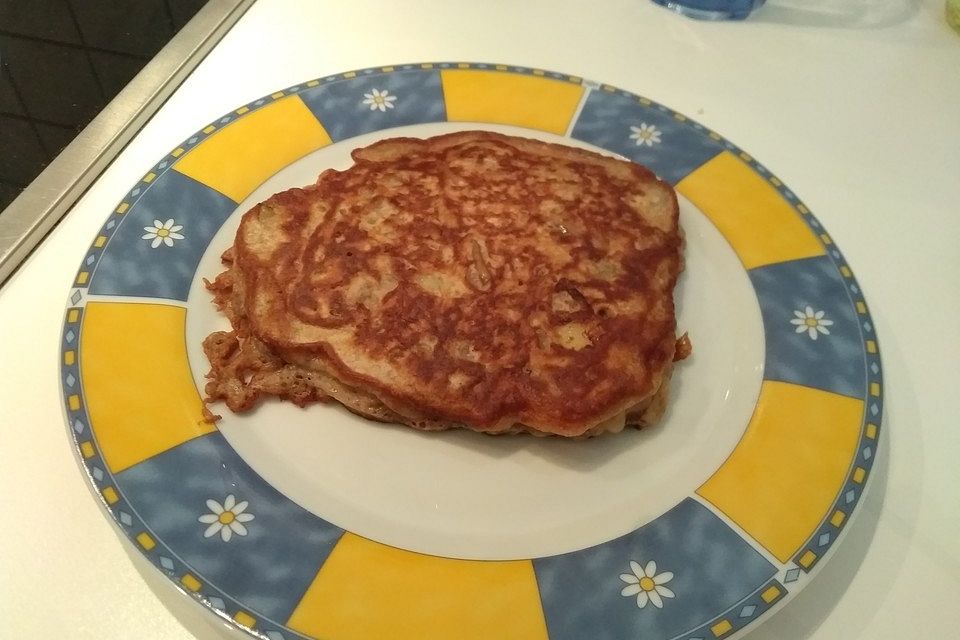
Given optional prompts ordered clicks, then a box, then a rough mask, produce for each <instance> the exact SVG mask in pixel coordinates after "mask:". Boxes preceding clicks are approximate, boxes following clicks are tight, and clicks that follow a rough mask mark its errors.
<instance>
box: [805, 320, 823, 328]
mask: <svg viewBox="0 0 960 640" xmlns="http://www.w3.org/2000/svg"><path fill="white" fill-rule="evenodd" d="M806 324H807V326H808V327H816V326H817V325H818V324H820V323H819V322H817V319H816V318H807V319H806Z"/></svg>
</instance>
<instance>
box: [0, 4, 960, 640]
mask: <svg viewBox="0 0 960 640" xmlns="http://www.w3.org/2000/svg"><path fill="white" fill-rule="evenodd" d="M408 4H412V5H414V6H413V7H409V6H408V7H403V6H402V5H400V4H396V3H387V2H380V1H375V0H357V1H354V2H350V3H306V2H297V1H295V0H260V1H259V2H257V3H256V4H255V5H254V6H253V8H252V9H251V10H250V11H249V12H248V13H247V14H246V15H245V16H244V17H243V18H242V19H241V20H240V22H239V23H238V24H237V25H236V26H235V27H234V29H233V30H232V31H231V32H230V33H229V34H227V36H226V37H225V38H224V39H223V41H222V42H221V43H220V44H219V45H218V46H217V47H216V48H215V49H214V51H213V52H212V53H211V54H210V56H209V57H208V58H207V59H206V60H205V61H204V62H203V63H202V64H201V65H200V66H199V67H198V68H197V70H196V71H195V72H194V73H193V74H192V76H191V77H190V78H189V79H188V80H187V81H186V82H185V83H184V84H183V86H182V87H181V88H180V89H179V90H178V91H177V92H176V93H175V94H174V95H173V97H172V98H171V99H170V100H169V102H168V103H167V104H166V105H165V106H164V107H163V108H162V109H161V110H160V111H159V112H158V113H157V115H156V116H155V117H154V118H153V119H152V120H151V121H150V122H149V123H148V124H147V125H146V126H145V127H144V129H143V130H142V132H141V133H140V134H139V135H138V136H137V137H136V138H135V139H134V141H133V142H132V143H131V144H130V145H129V147H128V148H127V149H126V150H125V151H124V152H123V153H122V154H121V155H120V157H119V158H118V159H117V161H116V162H114V163H113V165H112V166H111V167H110V168H109V169H108V170H107V171H106V172H105V173H104V175H103V176H102V177H101V178H100V179H99V180H98V181H97V182H96V183H95V184H94V186H93V187H92V188H91V189H90V190H89V192H88V193H87V194H86V195H85V196H84V197H83V199H82V200H81V201H80V202H79V203H78V204H77V206H76V207H75V208H74V210H73V211H72V212H71V213H70V214H69V215H68V216H67V217H66V219H65V220H64V221H63V222H62V223H61V224H59V226H58V227H57V228H56V229H55V230H54V232H53V233H52V234H51V235H50V237H48V238H47V239H46V240H45V241H44V243H43V244H42V245H41V246H40V248H39V249H38V250H37V251H36V252H35V253H34V254H33V255H32V256H31V257H30V258H29V260H28V261H27V262H26V264H25V265H24V266H23V267H22V268H21V269H20V270H19V272H17V273H16V274H15V275H14V277H13V278H12V279H11V280H10V281H9V282H8V283H7V284H6V285H5V286H4V287H3V289H2V290H0V331H2V333H0V335H2V339H0V362H2V363H3V364H4V371H5V373H4V374H3V384H2V385H0V410H2V412H0V479H2V482H0V511H2V513H3V518H2V524H0V576H2V578H0V628H2V629H3V630H4V631H3V633H2V634H0V635H4V636H7V635H9V637H39V638H56V637H70V638H74V639H78V640H79V639H82V638H98V639H106V638H130V637H150V638H170V639H182V638H190V637H200V638H216V637H221V635H219V632H217V631H216V630H215V626H214V625H216V624H217V623H216V622H215V621H214V619H213V618H212V616H208V615H207V614H206V613H205V612H204V611H202V610H201V608H200V607H198V606H196V605H194V604H193V603H192V602H189V601H187V600H186V599H185V598H184V597H182V596H180V595H179V594H178V593H176V592H175V591H174V590H173V589H171V588H170V587H169V586H168V585H167V584H166V582H165V579H164V578H162V577H161V576H160V574H159V573H158V572H156V571H154V570H153V569H152V568H150V567H148V566H146V564H145V561H143V560H141V559H140V558H139V557H137V556H135V554H128V552H127V548H128V545H127V544H126V543H125V542H122V541H121V540H120V538H119V537H118V535H117V534H116V533H115V532H114V528H113V525H112V524H111V523H110V522H109V521H108V520H107V518H105V517H104V515H103V513H102V511H101V509H100V508H99V507H98V506H97V504H96V502H95V500H94V499H93V498H92V496H91V492H90V490H89V489H88V488H87V487H86V484H85V481H84V478H83V476H82V475H81V472H80V470H79V468H78V465H77V463H76V462H75V460H74V455H73V452H72V450H71V442H70V439H69V437H68V434H67V430H66V427H65V426H64V420H63V415H62V409H61V401H60V394H59V390H58V376H57V362H58V334H59V332H60V328H61V323H62V319H63V309H64V307H65V302H66V298H67V294H68V291H69V289H70V285H71V281H72V278H73V276H74V273H75V272H76V268H77V266H78V265H79V264H80V261H81V260H82V259H83V256H84V252H85V251H86V248H87V246H88V243H89V241H90V240H91V239H92V238H93V237H94V236H95V234H96V233H97V230H98V228H99V227H100V225H101V224H102V223H103V221H104V220H105V219H106V217H107V215H108V213H109V212H110V211H111V210H112V208H113V207H114V206H115V205H116V203H117V202H118V201H119V200H120V199H121V197H122V196H123V194H124V193H125V192H126V191H127V190H128V189H129V187H130V185H132V184H134V183H135V182H136V181H137V180H138V179H139V178H140V177H141V176H142V175H143V174H144V173H145V172H146V171H147V170H148V169H149V168H150V167H151V166H152V165H153V164H154V163H155V162H156V161H157V159H159V158H160V157H162V156H163V155H164V154H165V153H167V152H168V151H169V150H170V148H171V147H172V145H174V144H175V143H176V142H178V141H180V140H183V139H185V138H187V137H188V136H189V135H190V134H192V133H193V132H194V131H196V130H198V129H200V128H202V127H203V126H204V125H205V124H207V123H209V122H211V121H213V120H214V119H215V118H217V117H218V116H220V115H221V114H223V113H225V112H227V111H229V110H230V109H232V108H234V107H236V106H237V105H241V104H244V103H246V102H249V101H250V100H253V99H256V98H257V97H260V96H262V95H265V94H268V93H270V92H271V91H274V90H276V89H279V88H283V87H287V86H290V85H293V84H296V83H298V82H301V81H303V80H306V79H310V78H314V77H320V76H323V75H326V74H331V73H336V72H341V71H345V70H349V69H357V68H363V67H368V66H375V65H385V64H394V63H402V62H420V61H440V60H457V61H459V60H463V61H485V62H505V63H511V64H521V65H524V66H529V67H540V68H544V69H551V70H557V71H562V72H565V73H569V74H573V75H578V76H582V77H586V78H591V79H594V80H598V81H602V82H605V83H609V84H612V85H615V86H619V87H622V88H624V89H627V90H630V91H634V92H636V93H639V94H642V95H645V96H647V97H650V98H652V99H654V100H657V101H659V102H661V103H663V104H666V105H668V106H670V107H672V108H674V109H676V110H677V111H680V112H682V113H686V114H688V115H690V116H692V117H694V118H696V119H697V120H699V121H700V122H701V123H703V124H704V125H706V126H708V127H710V128H711V129H714V130H716V131H718V132H720V133H721V134H722V135H724V136H725V137H727V138H728V139H730V140H732V141H734V142H735V143H736V144H738V145H739V146H741V147H742V148H744V149H746V150H747V151H748V152H750V153H751V154H752V155H753V156H754V157H756V158H758V159H759V160H760V161H761V162H763V163H764V164H765V165H766V166H768V167H770V168H771V169H772V170H773V171H775V172H776V173H777V175H779V176H780V177H781V178H782V179H783V181H784V182H785V183H786V184H788V185H789V186H790V187H791V188H792V189H793V190H794V191H795V192H796V193H797V194H799V195H800V196H801V197H802V198H803V199H804V201H805V202H806V203H807V204H808V206H809V207H810V209H811V210H812V211H813V212H814V213H815V214H816V215H817V216H818V218H819V219H820V221H821V222H822V223H823V224H824V226H825V227H826V228H827V229H829V231H830V232H831V235H832V236H833V238H834V239H835V241H836V243H837V245H838V246H840V247H841V248H842V249H843V251H844V253H845V255H846V257H847V259H848V261H849V263H850V264H851V265H852V267H853V269H854V272H855V273H856V275H857V277H858V279H859V282H860V284H861V286H862V288H863V291H864V293H865V295H866V299H867V301H868V302H869V303H870V305H871V311H872V313H873V317H874V320H875V325H876V330H877V333H878V336H879V338H880V345H881V353H882V357H883V365H884V373H885V389H886V398H885V409H886V410H885V415H884V423H883V429H882V434H883V436H882V438H883V440H882V446H881V448H880V458H879V459H878V460H877V463H876V465H877V466H876V467H875V469H876V470H877V472H876V473H875V479H874V482H873V485H872V487H871V490H870V492H869V494H868V495H867V497H866V501H865V503H864V504H863V505H862V510H861V513H860V514H859V516H858V518H857V519H856V520H855V521H854V522H853V523H852V524H851V526H850V528H849V530H848V533H847V537H846V538H845V539H844V540H843V542H842V544H841V546H840V548H839V549H838V550H837V552H836V554H835V555H834V556H833V557H832V559H831V560H830V562H829V563H827V565H826V566H825V567H824V568H823V570H822V571H821V573H820V574H819V576H818V577H817V578H816V579H815V580H814V582H813V583H812V584H811V586H810V587H809V588H807V589H806V590H805V591H804V592H803V593H801V594H800V595H799V596H797V598H796V599H795V600H793V601H792V602H790V603H788V604H787V606H786V607H785V608H784V609H783V610H782V611H780V612H779V613H778V614H776V615H775V616H774V617H773V618H772V619H771V620H770V621H769V622H767V623H766V624H764V625H763V626H761V627H760V628H758V629H757V630H755V631H754V632H753V633H752V634H750V636H749V637H750V638H756V639H757V640H768V639H769V640H772V639H774V638H777V639H779V640H801V639H816V640H825V639H832V638H864V639H866V638H870V639H871V640H875V639H879V640H883V639H891V640H892V639H893V638H903V637H907V636H912V637H919V638H947V637H955V635H956V633H957V631H956V630H957V628H958V623H960V608H958V607H957V604H956V603H957V602H958V600H960V537H958V536H957V532H958V531H960V499H958V493H957V487H960V471H958V470H960V465H958V464H957V458H958V456H960V429H958V428H957V426H956V424H955V422H956V417H955V415H954V414H953V411H952V399H953V398H954V397H955V396H956V393H957V391H956V383H957V381H958V380H960V377H958V375H957V373H956V366H957V365H956V363H957V362H958V360H960V337H958V335H960V334H958V332H957V331H956V330H955V324H956V319H957V318H958V317H960V287H958V286H957V285H956V284H955V283H954V282H953V279H954V276H955V275H956V274H958V273H960V250H958V248H957V241H958V239H960V217H958V215H957V207H958V204H960V117H958V114H960V35H957V34H955V33H954V32H952V31H950V29H949V28H948V27H947V26H946V24H945V22H944V20H943V1H942V0H926V1H918V0H888V1H886V2H840V1H838V0H833V1H818V2H791V1H789V0H769V1H768V5H767V6H766V7H765V8H764V9H762V10H761V11H760V12H759V13H757V14H756V16H755V17H754V19H752V20H750V21H747V22H744V23H717V24H713V23H699V22H694V21H690V20H687V19H685V18H682V17H680V16H676V15H674V14H672V13H669V12H667V11H665V10H663V9H661V8H659V7H657V6H654V5H653V4H651V3H649V2H647V1H646V0H609V1H608V2H604V3H595V2H578V1H573V0H565V1H550V2H548V1H537V2H525V3H516V2H508V1H505V0H491V1H488V2H468V1H461V0H447V1H444V2H419V3H408ZM791 7H795V8H791ZM831 8H832V9H831ZM831 10H832V12H831ZM141 570H142V571H141Z"/></svg>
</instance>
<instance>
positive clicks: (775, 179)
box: [770, 176, 783, 187]
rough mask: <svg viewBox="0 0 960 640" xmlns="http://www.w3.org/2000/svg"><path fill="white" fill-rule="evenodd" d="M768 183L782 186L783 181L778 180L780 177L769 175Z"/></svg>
mask: <svg viewBox="0 0 960 640" xmlns="http://www.w3.org/2000/svg"><path fill="white" fill-rule="evenodd" d="M770 184H772V185H773V186H775V187H782V186H783V183H782V182H780V178H778V177H777V176H770Z"/></svg>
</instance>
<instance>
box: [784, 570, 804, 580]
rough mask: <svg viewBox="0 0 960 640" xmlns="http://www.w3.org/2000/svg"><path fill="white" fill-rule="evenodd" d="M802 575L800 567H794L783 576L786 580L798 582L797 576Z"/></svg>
mask: <svg viewBox="0 0 960 640" xmlns="http://www.w3.org/2000/svg"><path fill="white" fill-rule="evenodd" d="M798 577H800V569H797V568H796V567H794V568H793V569H790V570H788V571H787V573H786V575H784V577H783V581H784V582H796V580H797V578H798Z"/></svg>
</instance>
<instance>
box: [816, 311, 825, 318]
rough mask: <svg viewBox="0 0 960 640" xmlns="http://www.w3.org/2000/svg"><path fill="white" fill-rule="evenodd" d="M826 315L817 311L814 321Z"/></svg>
mask: <svg viewBox="0 0 960 640" xmlns="http://www.w3.org/2000/svg"><path fill="white" fill-rule="evenodd" d="M824 313H826V312H825V311H817V312H816V313H815V314H813V317H814V319H816V320H819V319H820V318H822V317H823V314H824Z"/></svg>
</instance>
